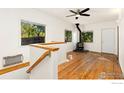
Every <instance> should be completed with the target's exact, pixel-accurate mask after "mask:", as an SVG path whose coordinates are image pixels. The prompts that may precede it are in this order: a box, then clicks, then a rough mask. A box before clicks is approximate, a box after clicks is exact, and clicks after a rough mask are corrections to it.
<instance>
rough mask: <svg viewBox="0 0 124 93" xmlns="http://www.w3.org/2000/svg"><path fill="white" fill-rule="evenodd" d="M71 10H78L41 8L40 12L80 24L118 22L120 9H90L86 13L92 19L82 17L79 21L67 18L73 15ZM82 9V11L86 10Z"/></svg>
mask: <svg viewBox="0 0 124 93" xmlns="http://www.w3.org/2000/svg"><path fill="white" fill-rule="evenodd" d="M70 9H71V10H76V8H41V9H40V11H43V12H46V13H48V14H51V15H54V16H56V17H59V18H61V19H63V20H66V21H69V22H71V23H77V22H79V23H80V24H89V23H98V22H104V21H112V20H117V19H118V13H119V9H117V8H90V10H89V11H87V12H86V13H88V14H90V15H91V16H90V17H85V16H80V17H79V19H78V20H75V17H65V16H67V15H71V14H73V13H71V12H69V10H70ZM78 9H79V8H78ZM80 9H81V10H82V9H84V8H80Z"/></svg>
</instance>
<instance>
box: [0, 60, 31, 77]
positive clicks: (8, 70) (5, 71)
mask: <svg viewBox="0 0 124 93" xmlns="http://www.w3.org/2000/svg"><path fill="white" fill-rule="evenodd" d="M29 64H30V63H29V62H25V63H20V64H17V65H13V66H9V67H5V68H3V69H0V75H2V74H5V73H8V72H11V71H15V70H18V69H21V68H24V67H27V66H29Z"/></svg>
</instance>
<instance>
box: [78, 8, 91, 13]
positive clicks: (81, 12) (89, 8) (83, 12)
mask: <svg viewBox="0 0 124 93" xmlns="http://www.w3.org/2000/svg"><path fill="white" fill-rule="evenodd" d="M88 10H90V8H86V9H84V10H82V11H80V13H84V12H86V11H88Z"/></svg>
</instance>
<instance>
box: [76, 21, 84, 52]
mask: <svg viewBox="0 0 124 93" xmlns="http://www.w3.org/2000/svg"><path fill="white" fill-rule="evenodd" d="M75 25H76V27H77V29H78V31H79V42H78V43H77V44H76V49H75V50H74V51H78V52H84V42H83V39H82V38H81V29H80V28H79V24H78V23H77V24H75Z"/></svg>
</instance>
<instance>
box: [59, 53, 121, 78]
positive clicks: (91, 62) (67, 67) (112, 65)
mask: <svg viewBox="0 0 124 93" xmlns="http://www.w3.org/2000/svg"><path fill="white" fill-rule="evenodd" d="M71 56H72V59H70V60H69V62H65V63H63V64H60V65H59V66H58V78H59V79H122V72H121V68H120V66H119V64H118V60H117V57H116V56H115V55H112V54H105V53H103V54H100V53H94V52H85V53H80V52H70V53H68V57H70V58H71Z"/></svg>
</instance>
